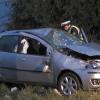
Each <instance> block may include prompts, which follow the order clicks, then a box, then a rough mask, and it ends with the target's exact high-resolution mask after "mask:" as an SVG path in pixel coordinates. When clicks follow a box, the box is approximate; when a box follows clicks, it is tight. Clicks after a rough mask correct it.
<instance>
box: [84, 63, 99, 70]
mask: <svg viewBox="0 0 100 100" xmlns="http://www.w3.org/2000/svg"><path fill="white" fill-rule="evenodd" d="M97 68H98V65H97V64H96V62H89V64H87V65H86V69H97Z"/></svg>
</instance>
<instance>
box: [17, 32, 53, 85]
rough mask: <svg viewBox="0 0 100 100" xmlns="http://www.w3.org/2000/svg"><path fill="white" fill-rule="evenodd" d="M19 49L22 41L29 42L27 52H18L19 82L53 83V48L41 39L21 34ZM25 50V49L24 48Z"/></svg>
mask: <svg viewBox="0 0 100 100" xmlns="http://www.w3.org/2000/svg"><path fill="white" fill-rule="evenodd" d="M20 36H21V38H20V39H21V40H20V42H19V49H20V47H23V46H20V45H22V41H23V40H24V41H27V42H25V43H24V44H27V45H28V46H27V47H28V48H27V51H25V50H24V51H23V49H22V50H21V49H20V50H18V51H19V52H18V54H17V59H16V68H17V70H18V71H17V75H18V80H19V81H22V82H36V83H43V84H46V83H49V84H50V83H52V82H53V67H52V64H51V55H52V54H51V51H50V50H51V47H50V46H49V45H48V44H47V43H46V42H44V41H43V40H41V39H40V38H38V37H36V36H33V35H30V34H27V33H23V34H21V33H20ZM23 48H24V47H23Z"/></svg>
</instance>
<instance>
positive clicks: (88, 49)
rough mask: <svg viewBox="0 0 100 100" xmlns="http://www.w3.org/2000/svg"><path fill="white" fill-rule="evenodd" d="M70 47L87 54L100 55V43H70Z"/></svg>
mask: <svg viewBox="0 0 100 100" xmlns="http://www.w3.org/2000/svg"><path fill="white" fill-rule="evenodd" d="M68 48H69V49H71V50H73V51H75V52H77V53H81V54H84V55H87V56H100V45H98V44H95V43H86V44H83V45H77V44H74V45H69V46H68Z"/></svg>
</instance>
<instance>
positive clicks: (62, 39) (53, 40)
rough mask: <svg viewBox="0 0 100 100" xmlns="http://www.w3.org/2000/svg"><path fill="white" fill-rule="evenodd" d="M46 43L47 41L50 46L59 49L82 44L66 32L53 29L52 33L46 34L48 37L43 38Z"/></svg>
mask: <svg viewBox="0 0 100 100" xmlns="http://www.w3.org/2000/svg"><path fill="white" fill-rule="evenodd" d="M45 39H46V41H48V42H49V43H50V44H51V45H53V46H55V47H57V48H61V47H66V46H67V45H73V44H77V45H82V44H83V42H82V41H80V40H79V39H78V38H76V37H75V36H72V35H71V34H67V32H66V31H63V30H58V29H54V30H53V31H52V32H50V33H49V34H48V36H46V37H45Z"/></svg>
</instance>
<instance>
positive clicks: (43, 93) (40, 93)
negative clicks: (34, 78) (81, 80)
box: [0, 84, 100, 100]
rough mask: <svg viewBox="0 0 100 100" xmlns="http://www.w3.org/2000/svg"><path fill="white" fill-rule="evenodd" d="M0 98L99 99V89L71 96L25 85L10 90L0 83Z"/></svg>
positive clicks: (35, 99) (11, 99)
mask: <svg viewBox="0 0 100 100" xmlns="http://www.w3.org/2000/svg"><path fill="white" fill-rule="evenodd" d="M0 100H100V91H78V93H77V94H76V95H73V96H66V97H64V96H60V95H58V94H57V93H55V92H54V90H53V89H50V88H49V89H45V88H43V87H33V86H26V87H25V88H23V89H21V90H18V91H16V92H12V93H11V92H10V89H8V88H7V86H6V85H4V84H1V85H0Z"/></svg>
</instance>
